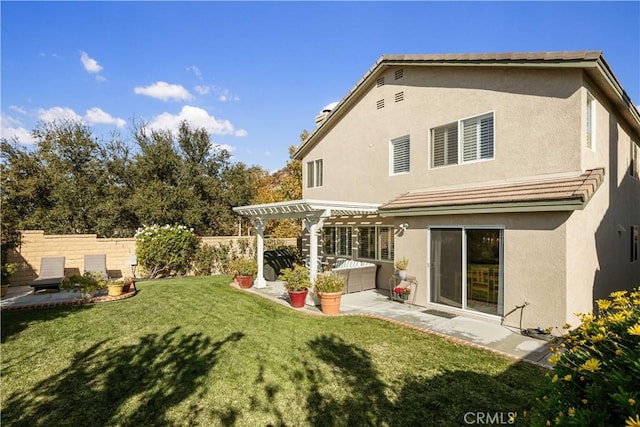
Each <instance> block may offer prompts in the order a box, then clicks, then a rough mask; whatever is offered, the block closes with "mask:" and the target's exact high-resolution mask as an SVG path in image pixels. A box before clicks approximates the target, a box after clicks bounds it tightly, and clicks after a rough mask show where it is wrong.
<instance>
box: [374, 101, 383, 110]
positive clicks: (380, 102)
mask: <svg viewBox="0 0 640 427" xmlns="http://www.w3.org/2000/svg"><path fill="white" fill-rule="evenodd" d="M381 108H384V99H379V100H378V101H377V102H376V109H377V110H379V109H381Z"/></svg>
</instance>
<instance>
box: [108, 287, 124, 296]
mask: <svg viewBox="0 0 640 427" xmlns="http://www.w3.org/2000/svg"><path fill="white" fill-rule="evenodd" d="M122 288H123V285H107V290H108V295H109V296H110V297H119V296H120V295H122Z"/></svg>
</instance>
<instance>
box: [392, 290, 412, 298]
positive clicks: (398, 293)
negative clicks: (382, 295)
mask: <svg viewBox="0 0 640 427" xmlns="http://www.w3.org/2000/svg"><path fill="white" fill-rule="evenodd" d="M393 293H394V294H396V297H397V298H398V299H401V300H402V301H407V300H408V299H409V295H410V294H411V288H410V287H408V286H396V287H395V288H393Z"/></svg>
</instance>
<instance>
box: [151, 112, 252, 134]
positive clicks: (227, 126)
mask: <svg viewBox="0 0 640 427" xmlns="http://www.w3.org/2000/svg"><path fill="white" fill-rule="evenodd" d="M183 120H186V121H187V123H189V125H191V126H193V127H196V128H205V129H206V130H207V132H209V133H212V134H216V135H235V136H246V135H247V131H246V130H244V129H238V130H236V129H235V128H234V126H233V125H232V124H231V122H229V120H218V119H216V118H215V117H214V116H211V115H209V113H208V112H207V111H206V110H204V109H202V108H200V107H194V106H191V105H185V106H184V107H182V110H180V113H178V114H171V113H162V114H160V115H158V116H156V117H155V118H154V119H153V120H152V121H151V123H149V127H150V128H153V129H164V130H170V131H176V130H177V129H178V126H179V125H180V122H182V121H183Z"/></svg>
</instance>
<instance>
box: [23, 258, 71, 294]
mask: <svg viewBox="0 0 640 427" xmlns="http://www.w3.org/2000/svg"><path fill="white" fill-rule="evenodd" d="M63 280H64V257H63V256H54V257H42V259H40V272H39V275H38V278H37V279H35V280H34V281H33V283H31V287H32V288H33V293H34V294H35V293H36V292H37V291H39V290H42V289H57V290H58V292H60V284H61V283H62V281H63Z"/></svg>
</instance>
